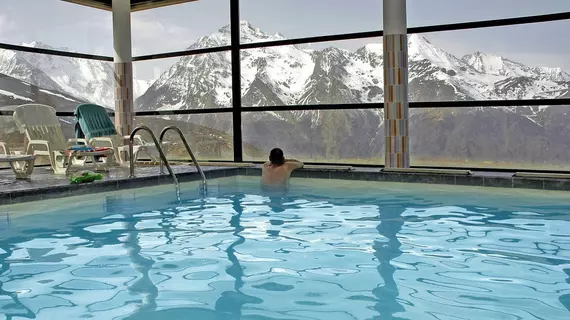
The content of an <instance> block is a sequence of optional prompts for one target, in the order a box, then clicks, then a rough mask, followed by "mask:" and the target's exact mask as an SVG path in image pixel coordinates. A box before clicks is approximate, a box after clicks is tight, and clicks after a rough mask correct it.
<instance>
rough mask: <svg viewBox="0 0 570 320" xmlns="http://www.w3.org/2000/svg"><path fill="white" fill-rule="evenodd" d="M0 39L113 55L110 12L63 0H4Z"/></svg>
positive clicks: (2, 40)
mask: <svg viewBox="0 0 570 320" xmlns="http://www.w3.org/2000/svg"><path fill="white" fill-rule="evenodd" d="M1 6H2V10H0V42H3V43H9V44H16V45H25V46H31V47H36V48H43V49H54V50H59V51H75V52H80V53H89V54H97V55H107V56H111V55H113V24H112V18H111V13H110V12H109V11H105V10H98V9H93V8H90V7H86V6H81V5H77V4H73V3H69V2H64V1H61V0H3V1H2V4H1Z"/></svg>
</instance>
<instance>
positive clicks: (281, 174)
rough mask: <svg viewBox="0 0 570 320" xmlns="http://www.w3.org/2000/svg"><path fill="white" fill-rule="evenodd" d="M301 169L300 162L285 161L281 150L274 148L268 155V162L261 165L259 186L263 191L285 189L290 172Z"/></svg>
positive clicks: (301, 164)
mask: <svg viewBox="0 0 570 320" xmlns="http://www.w3.org/2000/svg"><path fill="white" fill-rule="evenodd" d="M302 167H303V163H302V162H301V161H297V160H292V159H285V157H284V156H283V150H281V149H279V148H275V149H273V150H271V152H270V153H269V162H266V163H265V164H263V168H262V170H261V185H262V187H263V188H264V189H272V190H275V189H287V187H288V186H289V178H290V177H291V172H293V171H294V170H296V169H300V168H302Z"/></svg>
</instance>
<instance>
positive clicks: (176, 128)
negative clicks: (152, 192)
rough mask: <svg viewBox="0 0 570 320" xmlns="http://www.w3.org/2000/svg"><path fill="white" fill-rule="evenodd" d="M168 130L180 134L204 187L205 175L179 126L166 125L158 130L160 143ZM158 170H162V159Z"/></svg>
mask: <svg viewBox="0 0 570 320" xmlns="http://www.w3.org/2000/svg"><path fill="white" fill-rule="evenodd" d="M168 130H174V131H176V132H178V135H179V136H180V139H181V140H182V143H184V147H186V151H188V154H189V155H190V158H192V162H193V163H194V165H195V166H196V169H197V170H198V172H199V173H200V176H202V183H203V185H204V187H206V183H207V182H206V175H205V174H204V171H202V168H201V167H200V164H198V161H197V160H196V157H194V153H193V152H192V149H190V145H188V141H187V140H186V137H185V136H184V134H183V133H182V130H180V128H178V127H177V126H168V127H165V128H164V129H162V131H161V132H160V143H161V144H162V140H163V139H164V136H165V135H166V132H168ZM160 172H161V173H163V172H164V168H163V164H162V161H160Z"/></svg>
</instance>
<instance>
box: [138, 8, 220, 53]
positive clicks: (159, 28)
mask: <svg viewBox="0 0 570 320" xmlns="http://www.w3.org/2000/svg"><path fill="white" fill-rule="evenodd" d="M229 18H230V2H229V1H228V0H207V1H193V2H188V3H183V4H177V5H171V6H165V7H159V8H155V9H152V10H143V11H138V12H134V13H133V14H132V41H133V54H134V55H135V56H140V55H147V54H153V53H163V52H172V51H182V50H190V49H202V48H212V47H220V46H227V45H230V27H229V23H230V20H229Z"/></svg>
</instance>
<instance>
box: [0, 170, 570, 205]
mask: <svg viewBox="0 0 570 320" xmlns="http://www.w3.org/2000/svg"><path fill="white" fill-rule="evenodd" d="M260 174H261V168H260V167H253V168H236V167H221V168H220V167H218V168H212V169H211V170H207V171H206V172H205V175H206V178H207V179H216V178H223V177H232V176H260ZM177 177H178V179H179V181H180V182H193V181H199V180H200V176H199V175H198V174H197V173H196V172H195V171H193V172H192V171H191V172H180V173H177ZM292 177H294V178H310V179H338V180H354V181H378V182H403V183H416V184H439V185H458V186H473V187H498V188H513V189H534V190H550V191H570V179H551V178H550V179H549V178H537V177H531V178H523V177H514V176H511V175H493V174H489V173H483V172H476V173H474V174H473V175H454V174H433V173H408V172H382V171H380V170H378V169H374V168H353V169H352V170H327V169H324V168H323V169H317V168H311V169H303V170H298V171H295V172H293V174H292ZM170 183H172V179H171V178H170V177H169V176H165V175H149V176H144V177H136V178H133V179H129V178H116V179H112V180H108V181H102V182H96V183H93V184H85V185H57V186H44V187H41V188H35V189H22V190H11V191H0V206H3V205H10V204H17V203H23V202H30V201H38V200H45V199H54V198H64V197H70V196H80V195H87V194H91V193H102V192H109V191H118V190H128V189H134V188H142V187H150V186H158V185H166V184H170Z"/></svg>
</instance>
